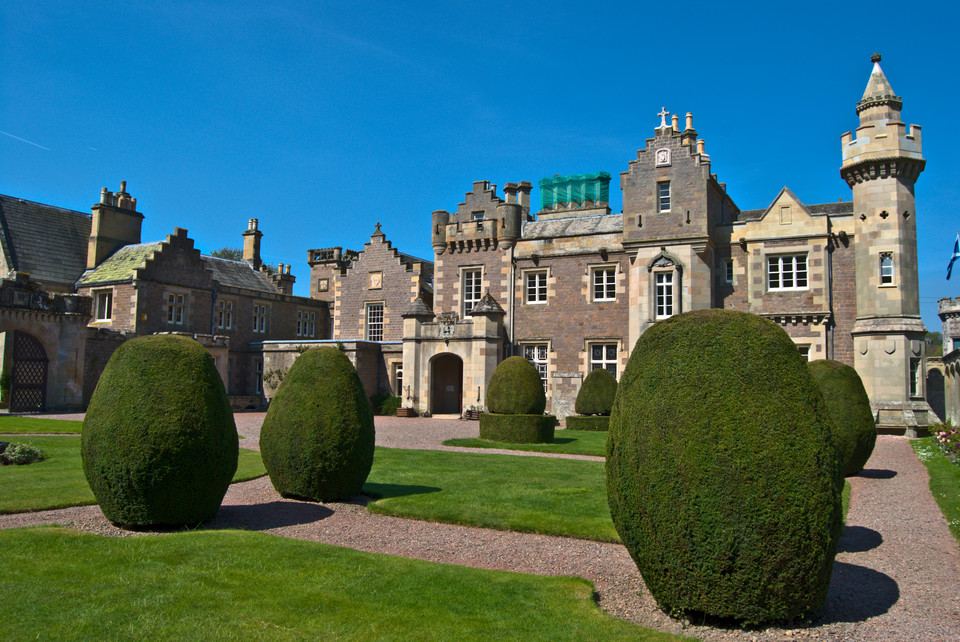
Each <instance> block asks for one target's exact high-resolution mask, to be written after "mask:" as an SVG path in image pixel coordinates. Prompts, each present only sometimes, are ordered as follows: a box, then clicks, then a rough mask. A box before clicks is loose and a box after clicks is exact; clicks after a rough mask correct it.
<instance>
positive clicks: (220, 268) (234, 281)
mask: <svg viewBox="0 0 960 642" xmlns="http://www.w3.org/2000/svg"><path fill="white" fill-rule="evenodd" d="M200 258H201V260H203V262H204V263H205V264H206V265H207V268H208V269H209V270H210V271H211V272H212V273H213V280H214V281H216V282H217V283H219V284H220V285H223V286H227V287H231V288H243V289H245V290H256V291H259V292H272V293H274V294H276V292H277V288H276V287H274V285H273V282H272V281H271V280H270V278H269V277H268V276H267V275H266V274H263V273H261V272H259V271H258V270H254V269H253V267H251V265H250V264H249V263H247V262H246V261H231V260H229V259H221V258H218V257H215V256H205V255H204V256H201V257H200Z"/></svg>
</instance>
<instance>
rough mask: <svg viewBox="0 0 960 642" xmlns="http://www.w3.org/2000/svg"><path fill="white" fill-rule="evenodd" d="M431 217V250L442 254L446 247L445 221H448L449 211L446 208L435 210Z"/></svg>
mask: <svg viewBox="0 0 960 642" xmlns="http://www.w3.org/2000/svg"><path fill="white" fill-rule="evenodd" d="M432 218H433V228H432V229H431V232H430V241H431V243H432V244H433V251H434V252H436V253H437V254H443V253H444V252H445V251H446V249H447V223H449V222H450V213H449V212H447V211H446V210H435V211H434V212H433V217H432Z"/></svg>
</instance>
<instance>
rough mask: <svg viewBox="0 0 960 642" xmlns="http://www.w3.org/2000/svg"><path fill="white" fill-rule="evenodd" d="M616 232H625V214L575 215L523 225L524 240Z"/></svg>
mask: <svg viewBox="0 0 960 642" xmlns="http://www.w3.org/2000/svg"><path fill="white" fill-rule="evenodd" d="M616 232H623V214H604V215H600V216H573V217H570V218H559V219H553V220H550V221H528V222H526V223H524V225H523V238H524V240H527V239H549V238H558V237H564V236H586V235H589V234H608V233H616Z"/></svg>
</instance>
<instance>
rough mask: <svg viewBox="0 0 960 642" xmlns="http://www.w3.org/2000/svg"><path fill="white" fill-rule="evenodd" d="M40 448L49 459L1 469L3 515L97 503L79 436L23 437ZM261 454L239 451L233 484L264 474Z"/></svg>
mask: <svg viewBox="0 0 960 642" xmlns="http://www.w3.org/2000/svg"><path fill="white" fill-rule="evenodd" d="M10 441H21V442H25V443H29V444H33V445H34V446H36V447H38V448H40V450H42V451H43V452H44V454H45V455H46V457H47V458H46V459H45V460H44V461H41V462H37V463H34V464H28V465H26V466H0V488H3V491H4V492H3V493H0V513H22V512H28V511H38V510H49V509H52V508H65V507H67V506H83V505H87V504H95V503H96V501H95V500H94V497H93V493H92V492H91V491H90V486H88V485H87V478H86V477H84V475H83V465H82V464H81V462H80V437H74V436H59V437H58V436H49V437H46V436H44V437H20V438H14V439H10ZM265 473H266V470H265V469H264V467H263V462H262V461H261V460H260V453H259V452H257V451H255V450H247V449H246V448H241V449H240V457H239V462H238V466H237V474H236V475H234V477H233V481H235V482H238V481H245V480H247V479H253V478H255V477H260V476H261V475H263V474H265Z"/></svg>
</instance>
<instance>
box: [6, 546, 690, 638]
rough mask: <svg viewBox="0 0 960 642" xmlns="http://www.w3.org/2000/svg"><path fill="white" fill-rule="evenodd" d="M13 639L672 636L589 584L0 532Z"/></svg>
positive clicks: (358, 559)
mask: <svg viewBox="0 0 960 642" xmlns="http://www.w3.org/2000/svg"><path fill="white" fill-rule="evenodd" d="M0 568H3V569H4V571H3V573H0V595H3V596H4V603H3V615H4V617H3V620H4V622H3V631H4V633H3V637H4V639H12V640H16V639H23V640H26V639H34V638H36V637H43V638H48V639H65V640H72V639H94V638H96V639H111V640H112V639H138V640H139V639H164V640H173V639H190V640H201V639H211V638H213V639H222V638H228V639H294V638H297V639H350V640H384V639H390V640H395V639H421V640H486V639H501V638H510V639H522V638H526V639H551V640H608V639H637V640H670V639H677V638H674V637H672V636H669V635H667V634H663V633H658V632H655V631H650V630H647V629H643V628H641V627H638V626H636V625H633V624H629V623H627V622H623V621H621V620H617V619H615V618H613V617H611V616H609V615H607V614H605V613H603V612H602V611H601V610H600V609H599V608H597V606H596V604H595V603H594V602H593V600H592V586H591V585H590V583H589V582H587V581H586V580H582V579H578V578H570V577H543V576H534V575H520V574H516V573H506V572H502V571H487V570H481V569H472V568H465V567H459V566H451V565H444V564H433V563H430V562H423V561H419V560H409V559H404V558H399V557H392V556H389V555H378V554H373V553H364V552H360V551H353V550H350V549H345V548H339V547H333V546H327V545H324V544H317V543H314V542H302V541H298V540H290V539H284V538H279V537H274V536H270V535H265V534H262V533H249V532H241V531H195V532H187V533H182V532H181V533H174V534H166V535H162V536H159V537H126V538H108V537H101V536H98V535H90V534H85V533H77V532H74V531H70V530H67V529H60V528H40V529H38V528H34V529H18V530H9V531H4V532H0Z"/></svg>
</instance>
